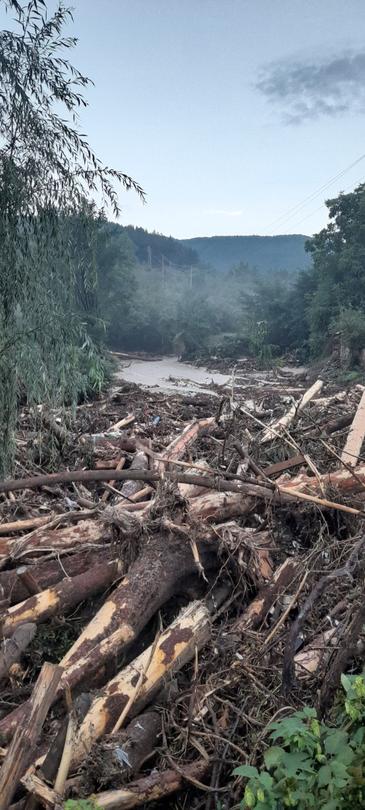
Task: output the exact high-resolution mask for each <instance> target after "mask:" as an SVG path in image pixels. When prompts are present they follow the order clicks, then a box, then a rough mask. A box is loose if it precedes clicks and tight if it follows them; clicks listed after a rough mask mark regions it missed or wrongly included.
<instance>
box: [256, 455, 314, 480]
mask: <svg viewBox="0 0 365 810" xmlns="http://www.w3.org/2000/svg"><path fill="white" fill-rule="evenodd" d="M302 464H305V458H304V456H303V455H302V453H298V454H297V455H296V456H291V458H287V459H286V460H284V461H277V462H276V464H269V466H268V467H264V469H263V472H264V473H265V475H266V476H268V477H269V478H270V477H271V476H272V475H276V474H277V473H282V472H285V471H286V470H290V469H292V468H293V467H301V466H302Z"/></svg>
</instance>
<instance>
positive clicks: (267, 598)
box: [233, 557, 299, 633]
mask: <svg viewBox="0 0 365 810" xmlns="http://www.w3.org/2000/svg"><path fill="white" fill-rule="evenodd" d="M298 568H299V562H298V560H295V559H294V558H293V557H288V558H287V559H286V560H285V561H284V562H283V564H282V565H281V566H280V568H278V569H277V571H275V573H274V575H273V577H272V579H271V580H270V582H269V583H268V584H267V585H266V586H265V587H264V588H262V589H261V590H260V591H259V593H258V595H257V596H256V599H254V600H253V602H251V603H250V604H249V606H248V607H247V608H246V610H245V611H244V613H243V614H242V616H240V617H239V618H238V619H237V621H236V622H235V624H234V625H233V630H234V632H238V633H244V632H246V631H247V630H257V629H258V628H259V627H260V625H261V624H262V622H263V621H265V619H266V616H267V614H268V612H269V610H270V609H271V608H272V607H273V605H274V604H275V602H276V601H277V600H278V599H279V598H280V597H281V596H282V595H283V593H285V591H286V589H287V588H288V587H289V586H291V585H292V583H293V580H294V577H295V575H296V574H297V571H298Z"/></svg>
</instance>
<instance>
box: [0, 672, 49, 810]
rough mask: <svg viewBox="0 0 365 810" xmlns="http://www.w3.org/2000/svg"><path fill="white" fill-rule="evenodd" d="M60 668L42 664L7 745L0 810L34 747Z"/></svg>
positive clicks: (0, 783) (0, 775) (0, 773)
mask: <svg viewBox="0 0 365 810" xmlns="http://www.w3.org/2000/svg"><path fill="white" fill-rule="evenodd" d="M61 675H62V668H61V667H59V666H54V665H53V664H43V667H42V669H41V672H40V675H39V678H38V680H37V683H36V685H35V687H34V689H33V693H32V697H31V698H30V701H29V708H28V712H27V716H26V718H25V721H24V723H23V725H22V727H21V728H19V729H18V731H19V733H18V734H17V735H16V736H15V737H14V739H13V741H12V743H11V745H10V746H9V748H8V751H7V754H6V757H5V759H4V762H3V764H2V767H1V771H0V810H7V808H8V807H9V804H10V803H11V800H12V798H13V796H14V793H15V791H16V789H17V786H18V784H19V781H20V779H21V778H22V776H23V775H24V774H25V771H26V769H27V767H28V765H29V763H30V762H31V760H32V759H33V757H34V751H35V746H36V743H37V740H38V737H39V735H40V732H41V730H42V727H43V723H44V721H45V719H46V716H47V713H48V709H49V707H50V706H51V704H52V701H53V699H54V696H55V693H56V690H57V686H58V684H59V681H60V678H61Z"/></svg>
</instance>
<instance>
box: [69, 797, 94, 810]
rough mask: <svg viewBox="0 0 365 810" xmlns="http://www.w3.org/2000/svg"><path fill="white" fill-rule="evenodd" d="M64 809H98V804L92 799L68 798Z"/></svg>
mask: <svg viewBox="0 0 365 810" xmlns="http://www.w3.org/2000/svg"><path fill="white" fill-rule="evenodd" d="M65 810H100V806H99V805H98V804H97V803H96V802H94V801H93V800H92V799H68V800H67V802H65Z"/></svg>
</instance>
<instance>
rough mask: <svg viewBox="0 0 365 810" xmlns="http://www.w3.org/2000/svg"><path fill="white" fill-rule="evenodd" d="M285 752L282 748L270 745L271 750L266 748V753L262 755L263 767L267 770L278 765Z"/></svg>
mask: <svg viewBox="0 0 365 810" xmlns="http://www.w3.org/2000/svg"><path fill="white" fill-rule="evenodd" d="M284 754H285V751H284V749H283V748H280V747H279V746H278V745H272V746H271V748H268V749H267V751H265V753H264V760H265V765H266V767H267V768H274V767H275V765H279V763H280V762H281V761H282V759H283V756H284Z"/></svg>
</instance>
